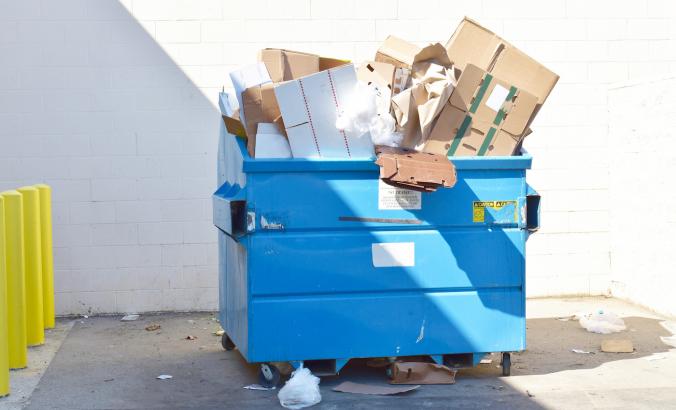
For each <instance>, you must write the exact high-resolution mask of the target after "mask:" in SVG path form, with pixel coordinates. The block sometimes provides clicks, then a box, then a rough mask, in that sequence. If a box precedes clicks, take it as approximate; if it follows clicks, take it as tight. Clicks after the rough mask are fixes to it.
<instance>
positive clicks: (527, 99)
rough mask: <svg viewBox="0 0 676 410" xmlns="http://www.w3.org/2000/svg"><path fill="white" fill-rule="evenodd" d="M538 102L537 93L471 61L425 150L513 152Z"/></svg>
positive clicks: (461, 153)
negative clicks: (519, 86)
mask: <svg viewBox="0 0 676 410" xmlns="http://www.w3.org/2000/svg"><path fill="white" fill-rule="evenodd" d="M537 106H538V100H537V97H536V96H534V95H532V94H530V93H529V92H527V91H525V90H522V89H519V88H518V87H515V86H514V85H512V84H510V83H508V82H505V81H503V80H502V79H499V78H497V77H496V76H493V75H491V74H489V73H487V72H486V71H484V70H482V69H481V68H479V67H477V66H475V65H473V64H468V65H467V66H466V67H465V69H464V70H463V73H462V75H461V76H460V79H459V80H458V84H457V86H456V87H455V89H454V90H453V93H452V94H451V97H450V98H449V100H448V103H447V104H446V106H444V109H443V110H442V111H441V114H440V115H439V118H438V119H437V121H436V123H435V125H434V128H433V129H432V132H431V133H430V136H429V138H428V139H427V140H426V141H425V143H424V146H423V151H424V152H432V153H437V154H447V155H449V156H467V155H479V156H484V155H485V156H495V155H512V154H514V153H515V151H516V149H517V148H518V147H519V144H520V143H521V140H522V138H523V136H524V135H525V134H526V132H527V130H528V124H529V123H530V121H531V118H532V117H533V115H534V114H535V112H536V110H537Z"/></svg>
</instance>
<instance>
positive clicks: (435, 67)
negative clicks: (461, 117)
mask: <svg viewBox="0 0 676 410" xmlns="http://www.w3.org/2000/svg"><path fill="white" fill-rule="evenodd" d="M411 78H412V84H413V85H412V86H411V87H410V88H408V89H406V90H404V91H402V92H401V93H399V94H397V95H395V96H394V97H392V109H393V112H394V117H395V119H396V120H397V126H398V130H399V131H401V132H402V133H403V134H404V137H403V142H402V145H401V146H402V147H404V148H415V147H416V146H419V145H421V144H422V143H423V142H425V141H426V140H427V137H428V136H429V134H430V132H431V131H432V126H433V125H434V121H435V119H436V118H437V117H438V116H439V113H441V110H442V109H443V108H444V105H445V104H446V102H447V101H448V99H449V98H450V96H451V94H452V93H453V89H454V88H455V85H456V84H457V78H456V74H455V70H454V68H453V64H452V63H451V61H450V59H449V58H448V54H447V53H446V49H445V48H444V47H443V46H442V45H441V44H439V43H436V44H432V45H429V46H427V47H425V48H423V49H422V50H421V51H420V52H419V53H418V54H417V55H416V56H415V59H414V61H413V65H412V73H411Z"/></svg>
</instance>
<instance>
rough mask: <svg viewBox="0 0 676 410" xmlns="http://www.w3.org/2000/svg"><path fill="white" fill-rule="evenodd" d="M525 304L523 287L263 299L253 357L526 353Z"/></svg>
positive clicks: (256, 308)
mask: <svg viewBox="0 0 676 410" xmlns="http://www.w3.org/2000/svg"><path fill="white" fill-rule="evenodd" d="M522 300H523V292H522V290H521V289H519V288H500V289H485V290H479V291H476V290H471V291H457V292H416V291H413V292H396V293H373V294H370V293H366V294H361V295H357V294H349V295H331V296H326V295H323V296H297V297H269V298H257V299H255V300H254V301H253V303H252V305H251V309H252V314H253V315H254V316H255V317H256V318H257V319H256V321H255V325H253V327H252V328H251V329H250V332H251V349H250V351H249V359H250V360H252V361H255V362H259V361H270V360H275V361H284V360H309V359H330V358H355V357H383V356H399V355H401V356H404V355H434V354H449V353H467V352H492V351H518V350H523V349H524V347H525V339H524V330H525V318H524V311H523V303H522ZM270 335H274V337H273V338H272V339H271V338H270Z"/></svg>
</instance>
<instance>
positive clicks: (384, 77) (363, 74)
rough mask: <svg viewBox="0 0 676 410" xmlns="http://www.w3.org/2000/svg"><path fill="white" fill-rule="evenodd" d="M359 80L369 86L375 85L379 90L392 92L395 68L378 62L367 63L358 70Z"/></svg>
mask: <svg viewBox="0 0 676 410" xmlns="http://www.w3.org/2000/svg"><path fill="white" fill-rule="evenodd" d="M357 79H358V80H359V81H363V82H365V83H367V84H375V85H376V86H377V87H378V88H387V89H389V90H390V92H391V91H392V84H393V82H394V66H393V65H392V64H389V63H381V62H378V61H366V62H365V63H364V64H362V65H361V66H360V67H359V69H358V70H357Z"/></svg>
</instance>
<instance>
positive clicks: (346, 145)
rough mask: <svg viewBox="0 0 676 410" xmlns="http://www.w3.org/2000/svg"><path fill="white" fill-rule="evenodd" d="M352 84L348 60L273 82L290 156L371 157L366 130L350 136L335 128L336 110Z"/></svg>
mask: <svg viewBox="0 0 676 410" xmlns="http://www.w3.org/2000/svg"><path fill="white" fill-rule="evenodd" d="M356 85H357V75H356V72H355V70H354V66H353V65H352V64H346V65H343V66H340V67H337V68H332V69H329V70H325V71H320V72H319V73H315V74H312V75H309V76H306V77H302V78H299V79H297V80H293V81H287V82H284V83H281V84H277V85H275V87H274V91H275V95H276V97H277V102H278V103H279V109H280V111H281V113H282V119H283V120H284V127H285V128H286V133H287V135H288V137H289V143H290V144H291V152H292V153H293V157H294V158H320V157H321V158H371V157H373V154H374V151H373V143H372V142H371V138H369V135H368V134H366V135H364V136H361V137H351V136H348V135H347V134H346V133H345V132H343V131H341V130H338V129H337V128H336V117H337V114H338V111H340V109H341V106H342V105H343V104H344V102H345V101H348V100H349V99H350V96H351V93H353V92H354V91H355V88H356Z"/></svg>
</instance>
